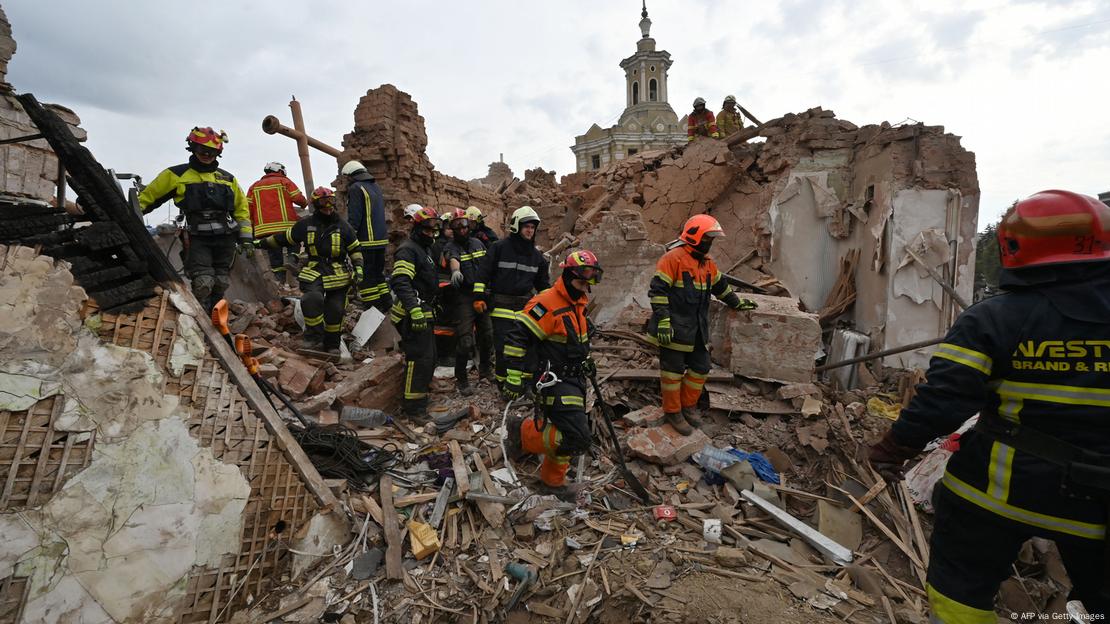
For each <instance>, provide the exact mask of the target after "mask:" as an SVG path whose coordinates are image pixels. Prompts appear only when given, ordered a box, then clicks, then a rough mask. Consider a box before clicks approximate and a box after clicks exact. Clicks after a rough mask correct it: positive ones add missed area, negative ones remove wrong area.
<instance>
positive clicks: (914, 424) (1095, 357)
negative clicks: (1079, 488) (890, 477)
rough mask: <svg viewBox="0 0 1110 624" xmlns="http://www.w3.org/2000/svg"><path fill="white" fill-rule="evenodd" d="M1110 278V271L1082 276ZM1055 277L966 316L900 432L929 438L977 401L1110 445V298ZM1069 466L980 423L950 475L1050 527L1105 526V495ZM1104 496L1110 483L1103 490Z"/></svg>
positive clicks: (1011, 418)
mask: <svg viewBox="0 0 1110 624" xmlns="http://www.w3.org/2000/svg"><path fill="white" fill-rule="evenodd" d="M1077 287H1081V288H1090V289H1107V288H1110V280H1107V279H1104V280H1102V282H1101V283H1100V282H1097V281H1096V282H1093V283H1090V284H1084V285H1082V286H1077ZM1084 299H1086V300H1085V301H1083V303H1082V304H1074V305H1069V304H1068V299H1066V298H1062V297H1057V296H1056V295H1053V294H1052V289H1051V288H1047V289H1041V290H1023V291H1015V292H1009V293H1006V294H1003V295H999V296H997V297H993V298H991V299H987V300H985V301H982V302H980V303H978V304H976V305H974V306H972V307H970V308H968V309H967V310H966V311H965V312H964V313H963V314H961V315H960V317H959V318H958V319H956V322H955V324H954V325H953V326H952V329H951V330H950V331H949V332H948V335H947V337H946V338H945V341H944V342H943V343H941V345H940V346H939V347H937V350H936V351H935V352H934V353H933V357H932V360H931V361H930V363H929V371H928V373H927V375H926V383H925V384H924V385H922V386H919V387H918V390H917V394H916V395H915V397H914V399H913V400H912V401H911V402H910V404H909V406H908V407H906V408H905V409H904V410H902V413H901V416H900V417H899V419H898V421H897V422H895V424H894V427H893V433H894V437H895V439H896V440H897V441H898V443H899V444H902V445H905V446H908V447H912V448H923V447H924V446H925V444H927V443H928V442H929V441H930V440H932V439H934V438H936V437H938V436H941V435H947V434H948V433H951V432H952V431H955V430H956V429H957V428H958V427H959V426H960V425H961V424H962V423H963V422H964V421H965V420H966V419H968V418H970V417H971V416H972V415H974V414H975V413H976V412H978V413H979V414H980V416H979V417H980V418H981V419H984V422H987V423H992V422H993V423H999V424H1005V425H1007V426H1014V425H1018V426H1020V427H1021V428H1022V429H1025V430H1028V431H1033V432H1036V433H1040V434H1043V435H1047V436H1051V437H1054V438H1057V439H1060V440H1063V441H1065V442H1067V443H1069V444H1072V445H1074V446H1077V447H1080V448H1083V449H1086V450H1089V451H1093V452H1096V453H1103V454H1107V453H1110V418H1108V414H1110V324H1108V323H1106V321H1105V319H1106V318H1110V304H1103V303H1101V302H1100V297H1098V296H1095V295H1091V296H1089V297H1084ZM1066 481H1067V479H1066V476H1065V474H1064V469H1063V468H1062V467H1059V466H1056V465H1054V464H1052V463H1049V462H1047V461H1045V460H1043V459H1041V458H1038V457H1036V456H1034V455H1031V454H1029V453H1026V452H1023V451H1020V450H1017V449H1015V448H1013V447H1010V446H1008V445H1006V444H1003V443H1000V442H998V441H996V440H994V439H993V438H992V437H991V436H989V435H987V434H984V433H981V432H979V431H975V430H972V431H968V432H967V433H965V434H964V435H963V436H962V437H961V439H960V449H959V451H958V452H957V453H956V454H955V455H954V456H953V457H952V458H951V459H950V460H949V462H948V467H947V470H946V472H945V475H944V477H943V479H942V481H941V482H942V483H943V484H944V486H945V487H947V488H948V489H949V490H951V491H952V492H953V493H954V494H956V495H957V496H958V497H960V498H961V499H963V500H964V501H965V502H966V503H970V504H974V505H977V506H979V507H982V508H984V509H986V510H988V511H991V512H993V513H995V514H997V515H999V516H1002V517H1005V518H1008V519H1010V520H1013V521H1016V522H1021V523H1024V524H1027V525H1032V526H1035V527H1039V528H1041V529H1045V530H1050V531H1056V532H1060V533H1065V534H1068V535H1074V536H1078V537H1083V538H1089V539H1102V538H1103V537H1104V536H1105V532H1106V527H1105V525H1106V506H1105V503H1104V502H1103V501H1101V500H1098V499H1097V498H1095V499H1091V498H1083V497H1075V496H1073V495H1074V494H1081V492H1076V491H1074V488H1072V491H1071V492H1070V493H1068V492H1065V491H1064V490H1063V489H1062V488H1063V487H1064V486H1065V483H1066ZM1103 496H1105V495H1103Z"/></svg>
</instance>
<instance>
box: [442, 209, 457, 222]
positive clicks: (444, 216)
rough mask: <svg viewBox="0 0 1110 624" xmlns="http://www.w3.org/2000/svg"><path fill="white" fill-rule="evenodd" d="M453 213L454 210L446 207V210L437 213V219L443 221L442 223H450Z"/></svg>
mask: <svg viewBox="0 0 1110 624" xmlns="http://www.w3.org/2000/svg"><path fill="white" fill-rule="evenodd" d="M454 213H455V211H454V210H453V209H451V208H448V209H447V210H444V211H443V212H441V213H439V220H440V221H443V222H444V223H450V222H451V219H454V218H455V216H454Z"/></svg>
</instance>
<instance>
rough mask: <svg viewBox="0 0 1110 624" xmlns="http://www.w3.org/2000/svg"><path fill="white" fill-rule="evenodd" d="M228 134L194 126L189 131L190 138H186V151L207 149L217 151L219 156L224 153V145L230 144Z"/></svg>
mask: <svg viewBox="0 0 1110 624" xmlns="http://www.w3.org/2000/svg"><path fill="white" fill-rule="evenodd" d="M228 142H229V140H228V138H227V133H226V132H224V131H223V130H220V131H219V133H217V132H216V131H215V130H213V129H212V128H210V127H207V126H206V127H204V128H201V127H200V126H194V127H193V129H192V130H190V131H189V136H187V137H185V149H187V150H189V151H192V150H193V148H195V147H207V148H210V149H214V150H216V153H217V154H221V153H223V151H224V143H228Z"/></svg>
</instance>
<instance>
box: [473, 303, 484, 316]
mask: <svg viewBox="0 0 1110 624" xmlns="http://www.w3.org/2000/svg"><path fill="white" fill-rule="evenodd" d="M474 311H475V312H477V313H478V314H485V313H486V302H485V301H482V300H481V299H475V300H474Z"/></svg>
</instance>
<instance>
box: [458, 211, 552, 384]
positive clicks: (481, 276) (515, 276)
mask: <svg viewBox="0 0 1110 624" xmlns="http://www.w3.org/2000/svg"><path fill="white" fill-rule="evenodd" d="M539 227H540V215H539V213H537V212H536V211H535V210H534V209H533V208H532V207H531V206H521V207H520V208H517V209H516V210H515V211H513V215H512V218H511V219H510V220H509V235H508V236H507V237H505V238H503V239H501V240H499V241H497V242H495V243H493V244H492V245H491V246H490V248H489V249H488V250H487V251H486V257H485V258H484V260H483V262H482V266H481V270H480V271H479V273H478V281H477V283H475V284H474V299H475V301H474V310H475V311H477V312H478V313H479V314H484V313H485V312H486V310H487V309H490V308H492V312H490V316H491V317H492V319H491V320H492V324H493V348H494V354H495V355H496V371H497V372H496V376H497V382H498V383H499V384H502V383H503V382H504V381H505V371H506V368H505V355H504V348H505V336H506V335H507V334H508V333H509V330H510V329H512V327H513V325H514V324H515V323H516V318H517V312H519V311H521V310H522V309H524V306H525V305H526V304H527V303H528V300H529V299H530V298H531V297H532V294H533V293H536V292H541V291H543V290H546V289H547V287H548V286H550V285H551V278H550V277H549V276H548V262H547V259H546V258H544V257H543V254H542V253H540V251H539V250H538V249H536V232H537V231H538V230H539ZM533 364H534V363H533ZM534 368H535V366H534V365H533V366H525V367H524V369H523V370H524V375H525V378H526V379H527V378H528V377H529V376H530V375H531V373H532V369H534Z"/></svg>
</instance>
